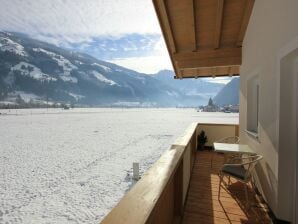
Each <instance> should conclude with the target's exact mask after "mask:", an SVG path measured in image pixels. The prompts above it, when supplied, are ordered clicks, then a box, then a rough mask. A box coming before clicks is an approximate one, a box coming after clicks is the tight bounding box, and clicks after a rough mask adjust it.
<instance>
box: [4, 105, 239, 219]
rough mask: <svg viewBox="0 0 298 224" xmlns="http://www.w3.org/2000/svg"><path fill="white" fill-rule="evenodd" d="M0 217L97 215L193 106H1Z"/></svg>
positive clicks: (182, 125)
mask: <svg viewBox="0 0 298 224" xmlns="http://www.w3.org/2000/svg"><path fill="white" fill-rule="evenodd" d="M0 113H1V114H0V127H1V128H0V141H1V144H0V223H99V221H100V220H101V219H102V218H103V217H104V216H105V215H106V214H107V213H108V212H109V211H110V209H111V208H113V206H115V205H116V203H117V202H118V201H119V200H120V199H121V197H123V195H124V194H125V192H126V191H127V190H128V189H129V188H130V187H131V186H132V181H131V178H130V176H131V175H132V174H131V173H132V168H131V167H132V163H133V162H139V163H140V169H141V173H143V172H144V171H145V170H146V169H148V168H149V167H150V166H151V165H152V164H153V163H154V162H155V161H156V160H157V159H158V158H159V156H160V155H161V154H162V153H163V152H164V150H166V149H167V148H168V147H169V146H170V144H171V143H172V142H173V141H174V140H175V138H176V137H177V136H178V135H180V134H182V133H183V131H184V130H185V129H186V127H187V126H188V125H189V124H190V123H191V122H225V121H230V122H235V123H236V122H237V121H238V114H224V113H199V112H196V111H195V110H194V109H104V108H102V109H72V110H61V109H49V110H47V109H27V110H10V111H9V110H0Z"/></svg>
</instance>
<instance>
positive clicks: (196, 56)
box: [173, 47, 241, 61]
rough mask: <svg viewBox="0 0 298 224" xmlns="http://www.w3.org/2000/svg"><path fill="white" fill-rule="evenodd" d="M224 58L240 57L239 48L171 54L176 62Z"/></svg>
mask: <svg viewBox="0 0 298 224" xmlns="http://www.w3.org/2000/svg"><path fill="white" fill-rule="evenodd" d="M221 57H222V58H225V57H240V58H241V48H238V47H234V48H221V49H217V50H201V51H196V52H183V53H175V54H173V59H174V60H176V61H186V60H202V59H208V58H221Z"/></svg>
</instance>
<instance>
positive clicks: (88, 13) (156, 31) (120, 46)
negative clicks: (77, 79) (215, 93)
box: [0, 0, 226, 82]
mask: <svg viewBox="0 0 298 224" xmlns="http://www.w3.org/2000/svg"><path fill="white" fill-rule="evenodd" d="M0 5H1V7H0V30H5V31H15V32H23V33H26V34H29V35H30V36H31V37H32V38H36V39H39V40H43V41H46V42H50V43H53V44H55V45H57V46H61V47H65V48H69V49H73V50H77V51H82V52H85V53H88V54H91V55H93V56H95V57H97V58H99V59H102V60H106V61H110V62H113V63H116V64H119V65H122V66H124V67H127V68H130V69H134V70H136V71H139V72H144V73H148V74H152V73H156V72H158V71H159V70H162V69H172V65H171V63H170V59H169V56H168V52H167V50H166V47H165V43H164V40H163V37H162V35H161V30H160V27H159V23H158V20H157V17H156V14H155V11H154V7H153V5H152V0H0ZM225 80H226V79H223V80H222V81H223V82H225ZM210 81H211V82H212V81H213V82H217V81H218V82H221V81H220V79H210Z"/></svg>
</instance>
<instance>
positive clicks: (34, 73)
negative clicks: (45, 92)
mask: <svg viewBox="0 0 298 224" xmlns="http://www.w3.org/2000/svg"><path fill="white" fill-rule="evenodd" d="M11 71H13V72H14V71H19V72H20V74H21V75H25V76H30V77H32V78H34V79H37V80H47V81H57V79H56V78H53V77H50V76H49V75H47V74H45V73H43V72H42V71H41V70H40V69H39V68H37V67H36V66H35V65H32V64H29V63H27V62H20V63H18V64H16V65H15V66H13V67H12V68H11Z"/></svg>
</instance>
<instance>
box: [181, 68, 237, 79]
mask: <svg viewBox="0 0 298 224" xmlns="http://www.w3.org/2000/svg"><path fill="white" fill-rule="evenodd" d="M234 67H235V68H234ZM212 72H214V71H213V70H212V68H208V67H207V68H195V69H185V70H183V78H196V77H197V78H198V77H204V76H207V75H209V76H210V75H212V74H214V75H215V76H236V75H239V65H237V66H222V67H216V71H215V73H212Z"/></svg>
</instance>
